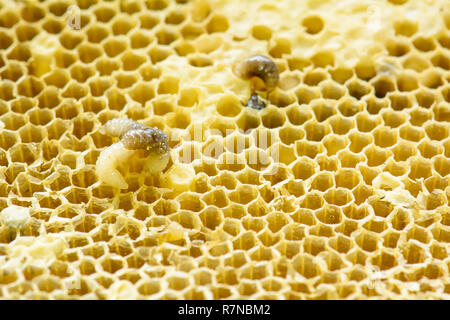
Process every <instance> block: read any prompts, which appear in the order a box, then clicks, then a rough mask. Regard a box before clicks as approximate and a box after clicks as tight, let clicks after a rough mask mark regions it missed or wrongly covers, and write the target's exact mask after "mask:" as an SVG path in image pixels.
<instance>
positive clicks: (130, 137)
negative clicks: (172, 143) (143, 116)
mask: <svg viewBox="0 0 450 320" xmlns="http://www.w3.org/2000/svg"><path fill="white" fill-rule="evenodd" d="M101 130H102V131H103V133H105V134H108V135H110V136H113V137H119V138H120V139H121V140H120V141H119V142H117V143H114V144H112V145H111V146H109V147H108V148H106V149H105V150H103V151H102V152H101V153H100V155H99V157H98V160H97V164H96V172H97V175H98V177H99V179H100V181H102V182H103V183H105V184H107V185H110V186H113V187H118V188H120V189H127V188H128V184H127V183H126V182H125V179H124V178H123V176H122V175H121V173H120V172H119V171H118V170H117V167H118V166H119V165H120V164H124V163H127V162H128V161H129V160H130V159H131V157H133V156H137V155H138V152H139V150H145V152H146V153H145V155H146V164H145V171H146V172H148V173H150V174H155V173H158V172H161V171H162V170H164V168H165V167H166V166H167V164H168V162H169V152H168V151H169V145H168V141H169V138H168V136H167V134H165V133H164V132H162V131H161V130H159V129H156V128H151V127H147V126H145V125H142V124H139V123H137V122H135V121H133V120H130V119H113V120H110V121H108V122H107V123H106V124H105V125H104V126H103V128H102V129H101ZM141 154H142V152H141Z"/></svg>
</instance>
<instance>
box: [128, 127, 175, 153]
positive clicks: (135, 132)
mask: <svg viewBox="0 0 450 320" xmlns="http://www.w3.org/2000/svg"><path fill="white" fill-rule="evenodd" d="M168 141H169V138H168V137H167V135H166V134H165V133H164V132H162V131H161V130H159V129H155V128H148V127H147V128H133V129H131V130H129V131H128V132H126V133H125V134H124V135H123V136H122V142H123V145H124V146H125V148H127V149H132V150H138V149H143V150H147V151H149V152H151V153H159V154H161V153H166V152H167V151H168V150H169V145H168V144H167V143H168Z"/></svg>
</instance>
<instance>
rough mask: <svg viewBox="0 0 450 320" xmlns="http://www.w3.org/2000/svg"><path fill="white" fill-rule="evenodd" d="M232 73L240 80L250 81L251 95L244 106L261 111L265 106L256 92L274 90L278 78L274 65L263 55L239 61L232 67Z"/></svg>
mask: <svg viewBox="0 0 450 320" xmlns="http://www.w3.org/2000/svg"><path fill="white" fill-rule="evenodd" d="M234 73H235V74H236V75H237V76H238V77H240V78H241V79H245V80H250V81H251V95H250V98H249V99H248V101H247V103H246V106H247V107H250V108H253V109H258V110H260V109H263V108H264V107H265V106H266V104H265V102H264V101H262V100H261V99H260V98H259V97H258V95H257V94H256V91H258V90H270V89H273V88H275V87H276V86H277V84H278V80H279V78H280V75H279V72H278V68H277V66H276V64H275V63H274V62H273V61H272V60H271V59H270V58H268V57H266V56H263V55H254V56H251V57H248V58H246V59H244V60H242V61H240V62H239V63H237V64H236V66H235V67H234ZM261 81H262V84H261Z"/></svg>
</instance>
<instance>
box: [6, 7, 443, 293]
mask: <svg viewBox="0 0 450 320" xmlns="http://www.w3.org/2000/svg"><path fill="white" fill-rule="evenodd" d="M0 49H1V50H0V77H1V82H0V131H1V135H0V181H1V183H0V211H1V213H0V299H380V298H381V299H450V280H449V279H450V277H449V268H450V258H449V256H448V253H449V242H450V209H449V198H450V184H449V179H450V175H449V174H450V138H449V131H450V126H449V121H450V71H449V70H450V4H449V2H448V1H446V0H440V1H438V0H423V1H422V0H417V1H413V0H409V1H408V0H389V1H388V0H383V1H381V0H380V1H369V0H365V1H360V0H354V1H353V0H351V1H350V0H349V1H330V0H321V1H313V0H306V1H295V0H289V1H287V0H286V1H275V0H273V1H271V0H261V1H244V2H242V1H238V0H231V1H228V0H227V1H225V0H191V1H188V0H177V1H175V0H174V1H169V0H147V1H140V0H127V1H98V0H79V1H72V0H58V1H56V0H55V1H32V0H28V1H27V0H22V1H20V0H17V1H13V0H4V1H2V2H1V3H0ZM251 54H263V55H266V56H268V57H270V58H271V59H272V60H273V61H274V62H275V63H276V65H277V68H278V70H279V72H280V80H279V83H278V86H277V87H276V88H275V89H274V90H273V91H271V92H270V94H266V93H261V98H263V99H268V101H269V103H268V104H267V107H266V108H264V109H263V110H253V109H250V108H246V107H244V105H243V102H245V100H246V99H248V97H249V95H250V87H249V83H248V81H245V80H242V79H240V78H239V77H237V76H236V75H235V74H234V73H233V71H232V69H233V66H234V65H235V64H236V63H237V62H239V61H241V60H242V59H244V58H246V57H248V56H249V55H251ZM114 118H128V119H132V120H135V121H137V122H139V123H142V124H145V125H148V126H152V127H157V128H159V129H161V130H163V131H164V132H166V133H167V134H168V135H169V137H170V142H169V144H170V147H171V151H170V152H171V160H170V162H169V165H168V167H167V168H166V169H165V171H164V172H162V173H161V174H160V175H149V174H146V172H145V171H143V170H142V166H141V164H140V163H139V162H138V161H137V160H136V161H135V160H133V161H130V163H128V164H126V165H123V166H121V167H120V168H119V170H120V172H121V173H122V174H123V175H124V177H125V179H126V181H127V184H128V189H119V188H115V187H112V186H108V185H105V184H103V183H101V182H100V181H99V179H98V177H97V176H96V174H95V172H96V171H95V166H96V161H97V158H98V156H99V154H100V153H101V152H102V151H103V150H105V149H106V148H108V147H109V146H110V145H111V144H112V143H114V142H115V141H116V140H114V139H113V138H111V137H109V136H106V135H104V134H102V133H101V132H102V131H101V128H102V125H104V124H105V123H106V122H107V121H108V120H111V119H114Z"/></svg>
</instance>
